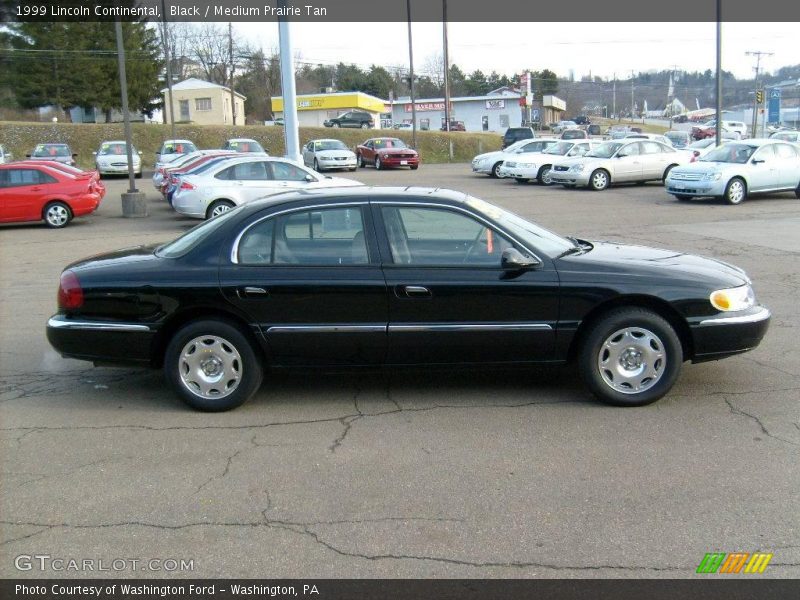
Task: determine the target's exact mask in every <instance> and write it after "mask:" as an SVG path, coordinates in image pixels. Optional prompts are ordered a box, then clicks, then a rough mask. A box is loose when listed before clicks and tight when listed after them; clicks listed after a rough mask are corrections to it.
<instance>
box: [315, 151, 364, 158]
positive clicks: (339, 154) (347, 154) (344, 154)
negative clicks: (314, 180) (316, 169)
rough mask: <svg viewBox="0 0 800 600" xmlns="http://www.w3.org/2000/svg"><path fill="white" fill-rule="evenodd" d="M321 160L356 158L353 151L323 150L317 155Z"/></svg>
mask: <svg viewBox="0 0 800 600" xmlns="http://www.w3.org/2000/svg"><path fill="white" fill-rule="evenodd" d="M316 154H317V156H319V157H320V158H355V157H356V155H355V153H354V152H353V151H352V150H322V151H320V152H317V153H316Z"/></svg>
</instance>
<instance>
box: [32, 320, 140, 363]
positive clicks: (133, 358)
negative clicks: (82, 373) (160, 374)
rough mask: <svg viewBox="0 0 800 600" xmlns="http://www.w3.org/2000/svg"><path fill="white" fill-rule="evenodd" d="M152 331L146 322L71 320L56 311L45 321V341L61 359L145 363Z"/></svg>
mask: <svg viewBox="0 0 800 600" xmlns="http://www.w3.org/2000/svg"><path fill="white" fill-rule="evenodd" d="M155 335H156V330H155V329H154V328H153V327H151V326H150V325H142V324H137V323H120V322H115V321H97V320H89V319H71V318H68V317H66V316H65V315H61V314H57V315H53V316H52V317H50V319H49V320H48V321H47V341H49V342H50V345H51V346H52V347H53V348H55V350H56V351H57V352H58V353H59V354H61V356H63V357H65V358H76V359H78V360H89V361H92V362H103V363H105V362H108V363H119V364H132V365H149V364H150V363H151V359H152V346H153V340H154V338H155Z"/></svg>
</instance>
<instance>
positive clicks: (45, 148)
mask: <svg viewBox="0 0 800 600" xmlns="http://www.w3.org/2000/svg"><path fill="white" fill-rule="evenodd" d="M33 156H35V157H36V158H44V157H47V156H72V153H71V152H70V151H69V146H67V145H66V144H39V145H38V146H36V149H35V150H34V151H33Z"/></svg>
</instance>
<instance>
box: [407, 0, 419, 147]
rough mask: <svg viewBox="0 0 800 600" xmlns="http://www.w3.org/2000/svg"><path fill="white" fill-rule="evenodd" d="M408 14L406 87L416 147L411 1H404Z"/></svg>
mask: <svg viewBox="0 0 800 600" xmlns="http://www.w3.org/2000/svg"><path fill="white" fill-rule="evenodd" d="M406 11H407V12H408V70H409V77H408V86H409V87H410V88H411V145H412V146H413V147H414V148H416V147H417V103H416V99H415V98H414V44H413V43H412V42H411V0H406Z"/></svg>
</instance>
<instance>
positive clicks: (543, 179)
mask: <svg viewBox="0 0 800 600" xmlns="http://www.w3.org/2000/svg"><path fill="white" fill-rule="evenodd" d="M550 169H551V167H550V166H549V165H545V166H544V167H542V168H541V169H539V174H538V176H537V179H538V180H539V183H540V184H541V185H553V179H552V178H551V177H550Z"/></svg>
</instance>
